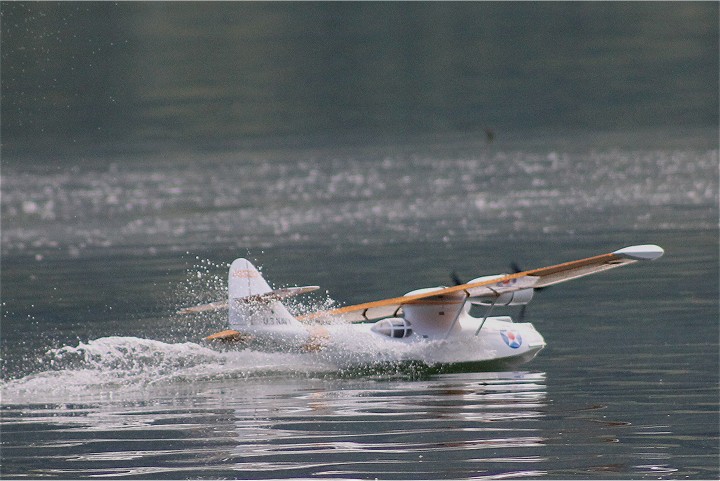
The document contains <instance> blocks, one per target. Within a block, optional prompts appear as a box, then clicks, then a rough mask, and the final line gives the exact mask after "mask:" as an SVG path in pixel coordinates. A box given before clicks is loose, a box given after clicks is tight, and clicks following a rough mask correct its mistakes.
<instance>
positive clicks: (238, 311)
mask: <svg viewBox="0 0 720 481" xmlns="http://www.w3.org/2000/svg"><path fill="white" fill-rule="evenodd" d="M276 292H277V291H273V289H272V288H271V287H270V285H269V284H268V283H267V281H265V279H263V277H262V275H261V274H260V271H258V270H257V269H256V268H255V266H254V265H252V263H251V262H250V261H248V260H247V259H235V261H234V262H233V263H232V265H231V266H230V272H229V275H228V309H229V320H230V323H229V324H230V325H229V327H230V329H234V330H236V331H240V332H246V333H255V334H260V333H272V332H278V333H285V334H288V333H292V332H293V331H296V332H297V333H298V334H300V333H305V332H306V331H305V329H304V327H303V326H302V324H300V322H299V321H298V320H297V319H296V318H295V317H294V316H293V315H292V314H290V312H289V311H288V310H287V308H286V307H285V306H284V305H283V304H282V303H281V302H280V301H279V300H278V298H279V297H281V296H279V295H277V294H276Z"/></svg>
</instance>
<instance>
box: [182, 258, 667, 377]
mask: <svg viewBox="0 0 720 481" xmlns="http://www.w3.org/2000/svg"><path fill="white" fill-rule="evenodd" d="M663 253H664V251H663V249H662V248H661V247H658V246H656V245H637V246H631V247H626V248H624V249H620V250H616V251H614V252H611V253H609V254H603V255H598V256H594V257H589V258H586V259H581V260H576V261H572V262H567V263H564V264H558V265H554V266H549V267H542V268H539V269H533V270H528V271H523V272H516V273H514V274H500V275H492V276H485V277H478V278H476V279H473V280H471V281H470V282H468V283H465V284H460V285H455V286H451V287H430V288H425V289H418V290H414V291H411V292H408V293H407V294H405V295H404V296H401V297H393V298H390V299H383V300H380V301H374V302H367V303H364V304H358V305H353V306H347V307H340V308H336V309H331V310H325V311H321V312H313V313H308V314H303V315H299V316H294V315H292V314H291V313H290V311H289V310H288V309H287V307H286V306H285V305H284V304H283V302H282V301H283V300H284V299H287V298H289V297H292V296H296V295H300V294H305V293H308V292H311V291H314V290H316V289H318V287H317V286H305V287H287V288H281V289H272V288H271V287H270V285H269V284H268V283H267V282H266V281H265V279H263V277H262V275H261V274H260V272H259V271H258V270H257V269H256V268H255V266H253V265H252V264H251V263H250V262H249V261H248V260H247V259H236V260H235V261H234V262H233V263H232V265H231V266H230V272H229V282H228V291H229V292H228V301H227V302H215V303H211V304H204V305H200V306H195V307H190V308H186V309H183V310H181V311H179V312H180V313H182V314H188V313H197V312H203V311H211V310H219V309H227V310H228V312H229V316H228V321H229V325H228V329H227V330H224V331H221V332H218V333H215V334H212V335H210V336H208V337H207V338H206V340H207V341H209V342H216V343H217V342H224V343H241V344H242V345H245V346H248V347H252V346H258V347H260V348H262V349H268V348H272V349H281V350H285V351H293V350H306V351H307V350H311V351H317V350H325V349H333V348H334V349H344V347H342V346H343V345H344V344H347V341H348V340H349V339H352V341H353V345H355V346H364V348H366V349H368V348H369V349H378V350H385V351H389V350H392V351H394V352H401V353H404V354H403V355H401V356H400V357H399V358H397V359H398V360H410V361H421V362H427V363H443V364H444V363H491V364H493V365H501V366H508V367H510V366H514V365H518V364H522V363H525V362H528V361H530V360H531V359H533V358H534V357H535V356H536V355H537V353H538V352H540V350H541V349H542V348H543V347H545V340H544V339H543V337H542V335H540V333H539V332H538V331H536V330H535V328H534V327H533V325H532V324H531V323H526V322H513V320H512V319H511V318H510V317H508V316H494V317H491V316H490V314H491V312H492V310H493V309H494V308H495V307H499V306H518V305H522V306H524V305H526V304H527V303H529V302H530V301H531V300H532V298H533V294H534V292H535V290H536V289H540V288H543V287H547V286H551V285H554V284H558V283H560V282H565V281H569V280H571V279H577V278H579V277H583V276H586V275H589V274H594V273H597V272H602V271H605V270H608V269H613V268H615V267H620V266H624V265H628V264H633V263H635V262H638V261H647V260H654V259H657V258H659V257H660V256H662V255H663ZM472 305H479V306H484V308H485V312H484V315H482V316H481V317H475V316H473V315H471V314H470V308H471V307H472ZM338 346H340V347H338Z"/></svg>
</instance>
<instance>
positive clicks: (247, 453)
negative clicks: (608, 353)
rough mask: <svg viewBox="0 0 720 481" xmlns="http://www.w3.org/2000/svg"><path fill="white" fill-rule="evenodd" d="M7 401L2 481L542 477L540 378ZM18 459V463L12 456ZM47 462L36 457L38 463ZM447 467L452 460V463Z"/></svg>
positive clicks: (234, 385)
mask: <svg viewBox="0 0 720 481" xmlns="http://www.w3.org/2000/svg"><path fill="white" fill-rule="evenodd" d="M118 397H122V399H118V400H113V399H112V395H110V396H109V399H108V397H107V393H106V396H102V398H103V399H97V400H96V401H93V400H92V399H87V398H86V400H85V401H84V402H79V403H73V402H58V401H57V400H55V401H54V402H52V403H48V404H44V403H42V401H41V402H40V403H32V404H26V405H20V404H15V405H6V406H5V407H4V408H3V409H4V411H3V434H4V449H5V452H4V456H6V459H8V460H9V463H8V464H6V465H4V467H3V474H4V475H10V476H12V475H19V474H21V473H25V474H29V475H31V476H42V475H59V476H66V477H67V476H69V477H75V476H103V475H105V476H140V477H143V476H152V477H168V478H177V477H210V478H214V477H225V476H228V477H238V476H240V477H242V478H266V477H291V476H313V477H318V476H320V477H371V476H382V477H384V478H408V477H415V478H417V477H421V478H444V477H448V476H449V477H453V478H455V477H475V476H491V477H494V476H502V475H508V476H522V475H524V476H534V475H539V474H542V473H543V467H542V464H543V461H544V459H545V458H544V456H545V453H544V444H545V439H544V437H543V434H542V432H541V425H540V424H538V422H537V421H538V420H539V419H541V418H543V417H544V416H545V411H546V392H545V374H544V373H530V372H515V373H476V374H458V375H445V376H442V377H439V378H437V379H432V380H426V381H405V380H388V379H381V378H376V379H355V380H348V379H337V378H333V377H332V376H328V377H326V378H298V377H294V378H275V379H255V380H236V381H235V382H231V383H230V382H220V381H208V382H204V383H195V384H183V383H169V384H164V385H161V386H157V385H156V386H151V387H148V389H146V390H144V391H142V392H140V391H136V392H135V393H134V394H132V395H130V394H126V395H123V396H118ZM16 451H22V452H23V455H22V456H16V455H14V453H15V452H16ZM38 460H42V462H38ZM453 460H455V462H453Z"/></svg>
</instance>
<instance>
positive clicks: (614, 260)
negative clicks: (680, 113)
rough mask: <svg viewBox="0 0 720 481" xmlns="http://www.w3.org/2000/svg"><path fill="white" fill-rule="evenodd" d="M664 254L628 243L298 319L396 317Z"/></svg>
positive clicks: (567, 279) (655, 247)
mask: <svg viewBox="0 0 720 481" xmlns="http://www.w3.org/2000/svg"><path fill="white" fill-rule="evenodd" d="M663 253H664V251H663V249H662V248H661V247H658V246H656V245H639V246H631V247H626V248H624V249H620V250H617V251H614V252H611V253H609V254H602V255H599V256H594V257H588V258H586V259H580V260H576V261H572V262H566V263H564V264H557V265H554V266H549V267H541V268H539V269H532V270H529V271H524V272H518V273H515V274H506V275H500V276H489V277H486V278H479V279H477V280H476V281H474V282H470V283H468V284H461V285H459V286H453V287H445V288H438V289H428V290H424V292H420V293H417V294H412V293H411V294H410V295H406V296H402V297H394V298H391V299H383V300H380V301H375V302H366V303H364V304H357V305H354V306H347V307H341V308H338V309H333V310H329V311H321V312H314V313H310V314H306V315H304V316H300V317H298V320H301V321H314V320H317V319H322V318H327V317H339V318H342V319H344V320H346V321H348V322H366V321H370V320H374V319H380V318H383V317H391V316H396V315H398V313H399V311H400V309H401V308H402V306H404V305H408V304H418V303H426V302H431V301H433V300H437V301H441V300H443V299H448V298H453V299H456V298H457V297H461V298H464V299H465V300H466V299H468V298H470V297H476V296H488V295H497V296H499V295H501V294H504V293H506V292H513V291H518V290H522V289H529V288H540V287H546V286H550V285H553V284H558V283H560V282H565V281H569V280H572V279H577V278H579V277H583V276H587V275H590V274H594V273H596V272H602V271H605V270H608V269H614V268H615V267H620V266H624V265H628V264H633V263H635V262H638V261H645V260H654V259H657V258H659V257H660V256H662V255H663Z"/></svg>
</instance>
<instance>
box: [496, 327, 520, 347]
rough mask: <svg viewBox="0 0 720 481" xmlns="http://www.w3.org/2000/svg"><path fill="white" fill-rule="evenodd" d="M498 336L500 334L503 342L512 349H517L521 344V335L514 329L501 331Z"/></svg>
mask: <svg viewBox="0 0 720 481" xmlns="http://www.w3.org/2000/svg"><path fill="white" fill-rule="evenodd" d="M500 336H502V339H503V341H505V344H507V345H508V346H510V347H511V348H513V349H517V348H518V347H520V346H522V336H521V335H520V334H519V333H517V332H515V331H501V332H500Z"/></svg>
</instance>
